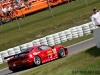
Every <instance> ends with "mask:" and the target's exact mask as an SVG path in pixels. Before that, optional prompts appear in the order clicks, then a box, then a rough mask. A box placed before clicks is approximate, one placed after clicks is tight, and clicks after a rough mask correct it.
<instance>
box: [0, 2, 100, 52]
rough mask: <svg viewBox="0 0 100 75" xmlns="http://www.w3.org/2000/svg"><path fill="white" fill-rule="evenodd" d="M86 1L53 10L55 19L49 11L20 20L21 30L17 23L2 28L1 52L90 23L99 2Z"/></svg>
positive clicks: (63, 5) (0, 33) (0, 32)
mask: <svg viewBox="0 0 100 75" xmlns="http://www.w3.org/2000/svg"><path fill="white" fill-rule="evenodd" d="M87 2H88V7H86V5H85V3H84V0H77V1H75V2H71V3H68V4H67V3H66V4H62V5H59V6H56V7H54V8H52V11H53V13H54V16H55V18H52V17H51V15H50V12H49V11H48V10H45V11H42V12H38V13H36V14H33V15H30V16H27V17H25V18H24V19H20V20H19V23H20V26H21V29H18V26H17V23H16V21H14V22H11V23H8V24H5V25H2V26H0V51H2V50H6V49H8V48H10V47H14V46H17V45H20V44H23V43H27V42H30V41H32V40H34V39H37V38H40V37H44V36H46V35H49V34H52V33H56V32H58V31H62V30H65V29H68V28H70V27H73V26H76V25H81V24H84V23H87V22H89V21H90V15H91V14H92V8H93V7H97V8H99V7H100V1H99V0H87Z"/></svg>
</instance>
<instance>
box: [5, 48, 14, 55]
mask: <svg viewBox="0 0 100 75" xmlns="http://www.w3.org/2000/svg"><path fill="white" fill-rule="evenodd" d="M7 52H8V54H9V56H11V55H15V51H14V49H13V48H9V49H8V50H7Z"/></svg>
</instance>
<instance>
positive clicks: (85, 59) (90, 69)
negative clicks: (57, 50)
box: [20, 47, 100, 75]
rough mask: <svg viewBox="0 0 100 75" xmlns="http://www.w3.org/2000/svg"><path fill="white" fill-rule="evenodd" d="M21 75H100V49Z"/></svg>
mask: <svg viewBox="0 0 100 75" xmlns="http://www.w3.org/2000/svg"><path fill="white" fill-rule="evenodd" d="M20 75H100V49H97V47H92V48H89V49H87V50H84V51H82V52H79V53H77V54H73V55H70V56H68V57H65V58H62V59H58V60H55V61H52V62H50V63H47V64H44V65H42V66H39V67H37V68H35V69H33V70H31V71H28V72H25V73H23V74H20Z"/></svg>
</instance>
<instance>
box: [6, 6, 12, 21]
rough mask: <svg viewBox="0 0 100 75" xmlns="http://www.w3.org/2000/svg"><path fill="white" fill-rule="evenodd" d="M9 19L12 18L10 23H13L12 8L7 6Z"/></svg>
mask: <svg viewBox="0 0 100 75" xmlns="http://www.w3.org/2000/svg"><path fill="white" fill-rule="evenodd" d="M7 17H10V21H12V8H11V6H7Z"/></svg>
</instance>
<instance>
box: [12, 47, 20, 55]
mask: <svg viewBox="0 0 100 75" xmlns="http://www.w3.org/2000/svg"><path fill="white" fill-rule="evenodd" d="M13 50H14V52H15V54H18V53H21V50H20V47H19V46H16V47H14V48H13Z"/></svg>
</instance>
